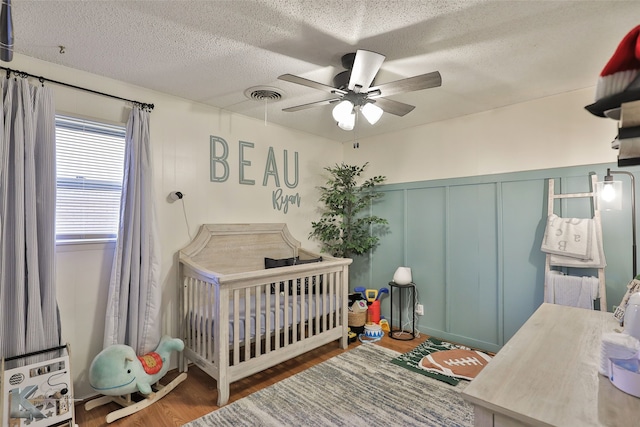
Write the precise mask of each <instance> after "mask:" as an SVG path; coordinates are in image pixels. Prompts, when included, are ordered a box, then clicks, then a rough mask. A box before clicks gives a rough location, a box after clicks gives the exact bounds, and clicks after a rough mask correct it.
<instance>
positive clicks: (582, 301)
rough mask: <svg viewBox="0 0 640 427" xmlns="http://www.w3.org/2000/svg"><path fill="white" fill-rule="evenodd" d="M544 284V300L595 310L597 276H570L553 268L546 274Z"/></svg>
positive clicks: (597, 285)
mask: <svg viewBox="0 0 640 427" xmlns="http://www.w3.org/2000/svg"><path fill="white" fill-rule="evenodd" d="M544 286H545V288H546V289H545V301H544V302H549V303H552V304H560V305H567V306H570V307H580V308H588V309H590V310H593V300H595V299H596V298H598V289H599V280H598V278H597V277H587V276H582V277H579V276H568V275H566V274H563V273H562V272H560V271H556V270H551V271H549V272H547V274H546V277H545V281H544Z"/></svg>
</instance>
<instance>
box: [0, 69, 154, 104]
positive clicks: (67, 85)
mask: <svg viewBox="0 0 640 427" xmlns="http://www.w3.org/2000/svg"><path fill="white" fill-rule="evenodd" d="M0 69H2V70H6V71H7V78H9V76H10V75H11V73H14V74H16V75H18V76H20V77H34V78H36V79H38V80H39V81H40V83H44V82H49V83H54V84H57V85H60V86H66V87H70V88H73V89H78V90H83V91H85V92H91V93H95V94H96V95H102V96H106V97H109V98H113V99H119V100H121V101H127V102H131V103H133V104H136V105H139V106H140V107H141V108H143V109H149V111H151V110H153V107H154V105H153V104H147V103H145V102H140V101H135V100H133V99H127V98H122V97H120V96H116V95H111V94H108V93H104V92H98V91H97V90H93V89H87V88H86V87H81V86H76V85H72V84H69V83H64V82H60V81H57V80H52V79H48V78H46V77H42V76H36V75H35V74H30V73H26V72H24V71H20V70H13V69H11V68H6V67H1V66H0Z"/></svg>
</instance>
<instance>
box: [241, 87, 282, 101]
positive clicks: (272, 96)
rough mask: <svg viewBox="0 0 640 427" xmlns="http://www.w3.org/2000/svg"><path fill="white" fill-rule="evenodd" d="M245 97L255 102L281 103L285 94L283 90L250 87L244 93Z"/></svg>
mask: <svg viewBox="0 0 640 427" xmlns="http://www.w3.org/2000/svg"><path fill="white" fill-rule="evenodd" d="M244 95H245V96H246V97H247V98H249V99H253V100H254V101H261V102H262V101H268V102H273V101H280V100H281V99H283V98H284V92H283V91H282V90H281V89H278V88H275V87H269V86H255V87H250V88H249V89H247V90H245V91H244Z"/></svg>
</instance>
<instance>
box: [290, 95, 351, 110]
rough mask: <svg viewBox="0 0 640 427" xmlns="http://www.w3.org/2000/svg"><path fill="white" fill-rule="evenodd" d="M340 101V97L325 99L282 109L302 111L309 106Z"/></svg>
mask: <svg viewBox="0 0 640 427" xmlns="http://www.w3.org/2000/svg"><path fill="white" fill-rule="evenodd" d="M338 101H340V98H333V99H325V100H324V101H316V102H310V103H308V104H302V105H296V106H295V107H289V108H283V109H282V111H286V112H288V113H290V112H292V111H300V110H306V109H307V108H312V107H320V106H321V105H329V104H333V103H334V102H338Z"/></svg>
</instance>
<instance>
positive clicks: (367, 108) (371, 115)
mask: <svg viewBox="0 0 640 427" xmlns="http://www.w3.org/2000/svg"><path fill="white" fill-rule="evenodd" d="M382 113H383V110H382V108H380V107H378V106H377V105H375V104H372V103H370V102H368V103H366V104H364V106H363V107H362V115H363V116H364V118H365V119H367V121H368V122H369V123H371V124H372V125H375V124H376V123H377V122H378V120H380V117H382Z"/></svg>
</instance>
